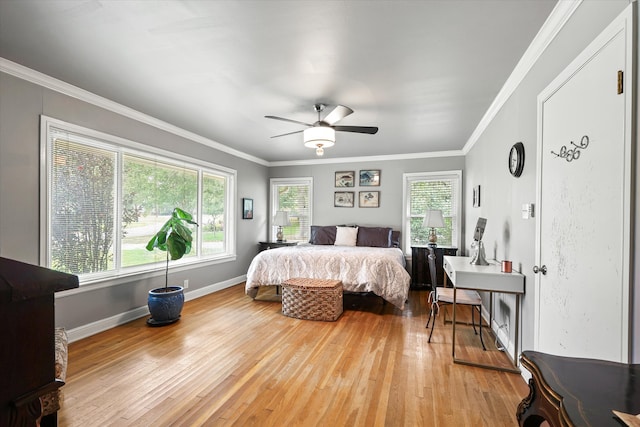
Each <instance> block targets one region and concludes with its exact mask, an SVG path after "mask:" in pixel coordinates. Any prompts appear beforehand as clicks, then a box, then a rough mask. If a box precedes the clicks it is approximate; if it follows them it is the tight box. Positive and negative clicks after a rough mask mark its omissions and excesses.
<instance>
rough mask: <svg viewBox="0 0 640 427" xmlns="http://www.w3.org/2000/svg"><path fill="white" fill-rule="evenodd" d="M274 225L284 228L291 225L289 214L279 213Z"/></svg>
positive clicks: (274, 218)
mask: <svg viewBox="0 0 640 427" xmlns="http://www.w3.org/2000/svg"><path fill="white" fill-rule="evenodd" d="M273 225H277V226H279V227H284V226H287V225H289V212H287V211H277V212H276V216H275V217H273Z"/></svg>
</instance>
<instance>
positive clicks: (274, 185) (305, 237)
mask: <svg viewBox="0 0 640 427" xmlns="http://www.w3.org/2000/svg"><path fill="white" fill-rule="evenodd" d="M270 185H271V218H270V222H271V223H273V218H274V217H275V215H276V212H277V211H286V212H287V213H288V214H289V223H290V224H289V225H288V226H285V227H283V234H284V239H285V240H287V241H295V242H308V241H309V238H310V234H311V212H312V206H311V205H312V200H313V178H272V179H271V182H270ZM277 229H278V227H276V226H272V227H271V236H270V238H271V240H275V235H276V233H277Z"/></svg>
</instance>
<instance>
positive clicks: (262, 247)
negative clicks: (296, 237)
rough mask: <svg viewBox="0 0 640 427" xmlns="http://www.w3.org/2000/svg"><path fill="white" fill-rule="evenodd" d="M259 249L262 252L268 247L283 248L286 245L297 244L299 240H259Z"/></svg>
mask: <svg viewBox="0 0 640 427" xmlns="http://www.w3.org/2000/svg"><path fill="white" fill-rule="evenodd" d="M258 244H259V250H260V252H262V251H266V250H267V249H275V248H282V247H285V246H295V245H297V244H298V242H259V243H258Z"/></svg>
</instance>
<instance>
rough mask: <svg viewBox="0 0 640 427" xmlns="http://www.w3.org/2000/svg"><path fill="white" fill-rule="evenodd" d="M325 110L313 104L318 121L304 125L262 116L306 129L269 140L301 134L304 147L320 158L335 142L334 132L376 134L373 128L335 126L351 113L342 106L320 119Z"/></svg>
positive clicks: (347, 108)
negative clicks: (311, 149) (313, 151)
mask: <svg viewBox="0 0 640 427" xmlns="http://www.w3.org/2000/svg"><path fill="white" fill-rule="evenodd" d="M325 108H326V105H325V104H315V105H314V106H313V109H314V110H315V111H316V113H318V121H316V122H315V123H305V122H300V121H298V120H291V119H285V118H284V117H277V116H264V117H265V118H267V119H274V120H282V121H284V122H290V123H296V124H299V125H303V126H306V127H307V129H302V130H297V131H294V132H288V133H283V134H280V135H275V136H272V137H271V138H279V137H281V136H287V135H293V134H294V133H300V132H302V133H303V135H304V137H303V138H304V145H305V147H309V148H315V149H316V154H317V155H318V156H322V155H323V154H324V149H325V148H326V147H331V146H333V145H334V144H335V142H336V131H338V132H354V133H368V134H370V135H373V134H375V133H376V132H378V128H377V127H375V126H339V125H337V126H336V123H337V122H339V121H340V120H342V119H344V118H345V117H347V116H348V115H349V114H351V113H353V110H352V109H351V108H349V107H345V106H344V105H336V107H335V108H334V109H333V110H331V112H330V113H329V114H327V115H326V116H325V117H324V119H321V118H320V114H321V113H322V112H323V111H324V109H325Z"/></svg>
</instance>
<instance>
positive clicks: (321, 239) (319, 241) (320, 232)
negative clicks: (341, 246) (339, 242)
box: [309, 225, 336, 245]
mask: <svg viewBox="0 0 640 427" xmlns="http://www.w3.org/2000/svg"><path fill="white" fill-rule="evenodd" d="M335 241H336V226H335V225H312V226H311V238H310V239H309V243H311V244H312V245H333V244H334V243H335Z"/></svg>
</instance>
